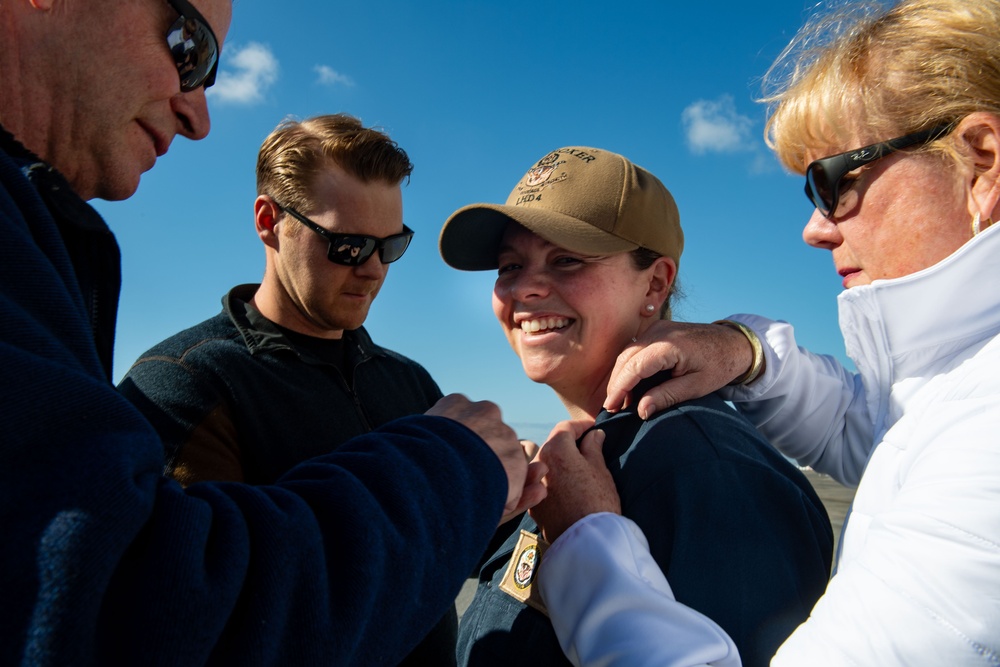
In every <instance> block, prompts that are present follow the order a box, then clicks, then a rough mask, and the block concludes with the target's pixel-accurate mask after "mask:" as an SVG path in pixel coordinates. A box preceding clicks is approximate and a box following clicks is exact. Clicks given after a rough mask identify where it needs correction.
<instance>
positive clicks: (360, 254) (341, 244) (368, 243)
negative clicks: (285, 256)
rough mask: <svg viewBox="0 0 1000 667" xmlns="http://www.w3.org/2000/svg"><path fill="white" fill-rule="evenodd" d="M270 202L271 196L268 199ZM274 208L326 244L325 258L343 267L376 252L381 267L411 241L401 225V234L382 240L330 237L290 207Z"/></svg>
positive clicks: (411, 236) (410, 233)
mask: <svg viewBox="0 0 1000 667" xmlns="http://www.w3.org/2000/svg"><path fill="white" fill-rule="evenodd" d="M272 199H273V197H272ZM274 203H275V204H277V206H278V208H279V209H281V210H282V211H283V212H285V213H287V214H289V215H290V216H292V217H293V218H295V219H296V220H298V221H299V222H301V223H302V224H303V225H305V226H306V227H308V228H309V229H311V230H313V231H314V232H316V233H317V234H319V235H320V236H322V237H323V238H324V239H326V240H327V241H328V242H329V243H330V248H329V249H328V250H327V252H326V258H327V259H329V260H330V261H331V262H333V263H334V264H341V265H343V266H361V265H362V264H364V263H365V262H367V261H368V258H369V257H371V256H372V255H374V254H375V251H376V250H378V258H379V259H380V260H382V263H383V264H392V263H393V262H395V261H396V260H397V259H399V258H400V257H402V256H403V253H404V252H406V248H407V247H408V246H409V245H410V239H412V238H413V230H412V229H410V228H409V227H407V226H406V225H403V233H402V234H393V235H392V236H387V237H385V238H384V239H380V238H379V237H377V236H367V235H365V234H334V233H333V232H330V231H327V230H325V229H323V228H322V227H320V226H319V225H317V224H316V223H315V222H313V221H312V220H310V219H309V218H307V217H306V216H304V215H302V214H301V213H299V212H298V211H296V210H295V209H294V208H291V207H288V206H282V205H281V204H278V202H277V201H275V202H274Z"/></svg>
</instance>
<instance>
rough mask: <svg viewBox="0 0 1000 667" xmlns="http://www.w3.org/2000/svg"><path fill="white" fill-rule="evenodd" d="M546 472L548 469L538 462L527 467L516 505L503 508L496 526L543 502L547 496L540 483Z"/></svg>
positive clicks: (546, 490) (544, 488)
mask: <svg viewBox="0 0 1000 667" xmlns="http://www.w3.org/2000/svg"><path fill="white" fill-rule="evenodd" d="M548 470H549V469H548V467H547V466H546V465H545V464H544V463H541V462H539V461H535V462H533V463H530V464H529V465H528V474H527V477H526V478H525V482H524V489H523V491H522V492H521V496H520V498H518V500H517V502H516V503H514V504H512V505H510V506H509V507H504V513H503V516H502V517H501V518H500V523H499V524H498V525H503V524H504V523H506V522H508V521H510V520H511V519H513V518H514V517H515V516H517V515H518V514H521V513H523V512H524V511H525V510H527V509H530V508H532V507H535V506H536V505H538V503H540V502H542V501H543V500H545V496H546V495H548V489H547V488H546V486H545V484H544V483H543V482H542V479H543V478H544V477H545V475H546V473H548Z"/></svg>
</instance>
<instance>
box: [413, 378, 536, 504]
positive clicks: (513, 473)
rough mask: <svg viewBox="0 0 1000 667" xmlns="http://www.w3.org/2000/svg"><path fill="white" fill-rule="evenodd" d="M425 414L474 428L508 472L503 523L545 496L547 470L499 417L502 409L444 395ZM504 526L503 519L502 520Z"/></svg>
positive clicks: (454, 395)
mask: <svg viewBox="0 0 1000 667" xmlns="http://www.w3.org/2000/svg"><path fill="white" fill-rule="evenodd" d="M425 414H428V415H432V416H436V417H447V418H448V419H453V420H455V421H457V422H459V423H461V424H463V425H465V426H466V427H468V428H470V429H472V430H473V431H475V432H476V434H477V435H478V436H479V437H480V438H482V439H483V440H485V441H486V444H487V445H489V446H490V449H492V450H493V453H494V454H496V455H497V458H498V459H500V463H501V464H502V465H503V469H504V472H505V473H507V502H506V503H505V504H504V511H503V516H504V520H505V519H508V518H510V517H512V516H514V515H516V514H520V513H521V512H523V511H524V510H526V509H527V508H529V507H531V506H533V505H534V504H536V503H537V502H539V501H540V500H541V499H542V498H544V497H545V486H544V485H543V484H542V481H541V479H542V476H543V475H544V474H545V467H544V465H542V464H536V463H532V464H531V467H530V468H529V465H528V459H527V456H526V455H525V450H524V448H522V445H521V442H520V441H519V440H518V439H517V435H515V434H514V431H513V430H512V429H511V428H510V427H509V426H507V424H505V423H504V422H503V420H502V419H501V418H500V408H498V407H497V406H496V405H495V404H494V403H490V402H489V401H477V402H475V403H474V402H472V401H470V400H469V399H467V398H466V397H465V396H462V395H461V394H449V395H448V396H445V397H444V398H442V399H441V400H439V401H438V402H437V403H435V404H434V406H433V407H432V408H431V409H430V410H428V411H427V412H426V413H425ZM501 523H503V520H501Z"/></svg>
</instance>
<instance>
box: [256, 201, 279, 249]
mask: <svg viewBox="0 0 1000 667" xmlns="http://www.w3.org/2000/svg"><path fill="white" fill-rule="evenodd" d="M279 215H281V209H280V208H278V204H277V203H276V202H275V201H274V200H273V199H271V198H270V197H268V196H267V195H259V196H258V197H257V199H256V200H254V203H253V218H254V224H255V226H256V227H257V236H259V237H260V240H261V241H263V242H264V245H266V246H267V247H268V248H272V249H274V250H277V249H278V231H277V230H276V229H275V228H274V226H275V225H276V224H278V216H279Z"/></svg>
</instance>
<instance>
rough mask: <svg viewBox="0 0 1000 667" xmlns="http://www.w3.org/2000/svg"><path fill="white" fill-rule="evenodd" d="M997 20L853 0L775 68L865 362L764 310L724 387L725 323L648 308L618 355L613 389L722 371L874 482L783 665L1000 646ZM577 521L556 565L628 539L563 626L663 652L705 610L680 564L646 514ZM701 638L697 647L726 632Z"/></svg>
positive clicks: (809, 448)
mask: <svg viewBox="0 0 1000 667" xmlns="http://www.w3.org/2000/svg"><path fill="white" fill-rule="evenodd" d="M998 40H1000V2H998V1H997V0H980V1H979V2H975V3H969V2H965V1H964V0H903V1H902V2H897V3H895V4H893V5H892V6H889V7H879V8H876V9H873V6H872V4H871V3H868V2H858V3H852V4H848V5H843V6H841V7H839V8H838V9H837V10H836V11H835V12H834V13H833V14H830V15H820V16H817V17H816V19H815V20H814V21H812V22H810V24H809V25H807V26H806V27H805V28H804V29H803V30H802V31H801V32H800V33H799V35H798V36H797V37H796V38H795V40H793V42H792V44H791V45H790V46H789V48H788V49H787V50H786V52H785V55H784V57H783V58H782V59H779V62H778V63H777V64H776V65H775V66H774V67H773V69H772V74H773V75H774V78H773V79H772V80H773V81H774V82H775V83H776V84H777V86H776V88H775V89H774V92H773V94H772V95H771V96H770V98H769V99H768V100H767V101H768V102H770V103H771V104H772V105H773V107H772V114H771V117H770V119H769V121H768V137H769V140H770V143H771V145H772V147H773V148H774V149H775V150H776V152H777V154H778V156H779V157H780V158H781V160H782V162H784V164H785V165H786V166H787V167H788V168H790V169H791V170H793V171H795V172H796V173H800V174H803V175H805V178H806V193H807V195H808V196H809V199H810V202H812V204H813V205H814V206H815V208H816V210H815V211H814V212H813V214H812V216H811V217H810V219H809V221H808V222H807V224H806V226H805V230H804V232H803V237H804V239H805V240H806V241H807V242H808V243H809V244H811V245H813V246H815V247H817V248H821V249H824V250H829V251H830V253H831V255H832V258H833V263H834V266H835V268H836V271H837V273H838V274H839V275H840V276H841V279H842V281H843V284H844V287H845V288H847V289H845V291H844V292H843V293H842V294H841V295H840V297H839V316H840V324H841V331H842V333H843V336H844V342H845V346H846V349H847V352H848V354H849V355H850V357H851V358H852V360H853V361H854V363H855V366H856V367H857V369H858V372H856V373H855V372H852V371H850V370H848V369H847V368H845V367H843V366H842V365H841V364H840V363H838V362H837V361H836V360H835V359H834V358H833V357H830V356H826V355H817V354H813V353H811V352H809V351H808V350H805V349H803V348H802V347H800V346H799V344H798V342H797V340H796V335H795V333H796V332H795V331H794V329H793V328H792V327H791V325H789V324H788V323H786V322H781V321H775V320H771V319H767V318H765V317H761V316H755V315H734V316H732V317H733V318H734V320H736V321H738V323H739V325H740V326H742V327H743V328H744V329H746V330H747V331H749V332H750V334H749V337H751V338H756V339H757V342H758V344H759V345H760V349H761V352H762V354H763V357H764V364H763V371H762V372H761V373H760V374H759V375H758V376H757V379H756V380H755V381H752V382H744V383H739V384H740V385H743V386H729V387H725V386H724V385H727V384H729V385H732V384H733V381H732V379H733V378H734V377H739V374H740V373H743V372H745V370H742V369H746V368H747V364H748V363H749V362H748V361H747V360H748V359H750V358H751V354H750V350H749V349H748V347H749V346H748V345H747V337H745V336H743V335H740V334H738V333H735V332H733V331H732V330H731V329H730V328H726V327H720V326H713V325H700V324H674V323H671V324H670V325H658V326H657V327H655V328H654V327H650V329H649V330H648V331H647V334H646V335H645V336H644V337H643V339H642V340H640V341H639V342H640V345H637V346H635V347H633V348H631V349H630V350H629V351H628V352H627V353H626V354H625V355H623V357H622V358H621V359H619V365H618V368H619V369H620V370H621V372H620V373H618V375H617V376H616V377H615V378H613V379H612V383H611V385H610V386H611V387H612V390H611V393H610V394H609V397H608V405H609V406H610V407H615V406H616V405H618V404H620V403H621V401H622V398H623V396H624V395H625V392H626V391H628V390H630V389H632V387H633V386H636V383H637V382H638V381H639V379H640V378H642V377H649V376H651V375H652V374H654V373H657V372H660V371H661V370H662V369H663V368H671V369H672V371H673V374H672V377H671V379H669V380H668V381H666V382H664V383H663V384H662V385H660V386H658V387H654V388H652V389H649V388H646V387H642V386H641V385H638V387H639V388H637V390H636V391H637V395H639V394H642V393H645V395H644V396H642V398H641V399H640V401H639V406H640V409H641V410H643V411H647V410H655V409H657V407H659V408H662V407H663V406H664V405H666V404H668V403H670V402H673V401H676V400H678V397H691V396H697V395H699V394H701V393H705V392H708V391H713V390H718V389H721V392H722V395H724V396H726V397H727V398H728V399H730V400H731V401H732V402H733V403H734V404H735V406H736V407H737V408H738V409H739V410H740V412H741V413H743V414H744V415H746V416H747V417H748V418H749V419H750V420H751V421H752V422H754V424H756V425H757V426H758V428H759V429H760V431H761V432H762V433H763V434H764V435H766V436H767V437H768V438H769V439H770V441H771V442H772V443H773V444H774V445H775V446H776V447H778V448H779V449H780V450H781V451H782V452H784V453H785V454H786V455H787V456H789V457H791V458H793V459H795V460H796V461H798V462H799V463H800V464H801V465H808V466H811V467H813V468H814V469H815V470H817V471H819V472H821V473H825V474H828V475H830V476H831V477H832V478H833V479H835V480H837V481H838V482H840V483H841V484H843V485H845V486H847V487H855V486H856V487H857V492H856V494H855V497H854V501H853V503H852V506H851V512H850V516H849V517H847V518H846V520H845V524H844V530H843V534H842V536H841V540H840V542H839V544H838V559H837V567H836V569H837V576H836V577H834V578H833V579H832V580H831V582H830V584H829V586H828V588H827V592H826V593H825V594H824V595H823V597H822V598H821V599H820V601H819V602H818V603H817V605H816V608H815V609H814V610H813V611H812V613H811V614H810V618H809V620H808V621H806V622H805V623H803V624H802V626H800V627H799V628H798V629H797V630H796V631H795V633H794V634H793V635H792V636H791V637H790V638H789V640H788V641H787V642H785V644H783V645H782V647H781V649H780V650H779V652H778V653H777V654H776V655H775V656H774V660H773V662H772V663H771V664H772V665H775V666H777V665H782V666H784V665H794V666H798V665H846V664H852V665H898V666H900V667H902V666H906V667H910V666H912V665H970V666H971V665H985V664H990V663H994V664H995V663H996V662H997V660H998V656H1000V646H998V637H1000V579H998V577H997V572H998V571H1000V549H998V548H997V544H1000V484H998V480H1000V448H998V447H997V436H996V434H997V432H998V430H1000V381H998V378H1000V336H998V332H1000V297H998V293H997V291H996V290H994V289H986V288H985V286H987V285H995V284H996V283H997V281H998V280H1000V263H998V261H997V258H998V257H1000V229H998V228H997V225H994V224H993V221H994V220H996V219H998V217H1000V52H998V50H997V48H996V44H997V42H998ZM817 44H822V45H826V46H824V47H823V48H815V47H816V45H817ZM785 75H789V76H785ZM752 356H753V358H755V359H756V357H757V355H756V354H754V355H752ZM736 358H739V359H742V360H743V363H742V369H740V368H739V367H737V370H735V371H734V370H733V369H732V368H731V367H728V366H727V364H728V363H729V361H731V360H732V359H736ZM550 491H551V488H550ZM598 509H600V508H598ZM577 519H579V521H577V522H576V523H575V525H574V527H573V528H572V529H570V530H567V531H566V532H565V534H564V537H563V538H561V539H560V540H558V541H557V542H556V543H555V544H554V545H553V547H552V550H551V551H550V552H549V553H548V555H547V558H548V559H549V560H548V562H549V563H555V564H559V563H562V564H563V565H564V566H566V567H569V564H570V563H573V562H576V561H574V559H575V558H577V559H585V560H586V562H589V563H598V562H600V563H610V562H611V561H612V559H613V558H614V557H615V556H617V555H621V554H628V557H626V558H622V559H621V560H620V561H618V562H617V563H615V564H614V566H612V567H609V568H607V569H606V570H604V571H603V572H598V571H597V570H598V568H594V569H593V570H591V574H592V576H591V577H590V579H588V581H587V582H585V584H584V585H582V586H580V587H578V588H577V589H576V590H575V591H574V592H575V594H576V598H575V600H574V599H570V596H558V598H557V599H554V600H550V601H549V602H550V605H549V606H550V608H553V609H555V610H556V611H555V613H554V616H558V617H559V618H560V620H561V625H559V628H558V629H560V630H561V631H562V634H561V635H560V636H561V638H562V639H563V641H564V646H565V647H566V649H567V650H568V651H577V652H580V651H585V652H586V656H587V660H592V661H596V662H599V663H600V664H611V663H613V662H614V661H621V662H614V664H627V665H629V666H630V667H633V666H636V665H661V664H664V663H663V661H662V660H660V657H661V656H662V655H663V653H664V652H669V651H670V650H671V647H670V646H669V645H668V644H667V643H666V642H665V641H664V637H666V636H671V637H672V636H675V635H680V636H688V634H689V633H688V629H689V627H690V626H688V627H686V626H685V624H684V622H683V619H684V618H685V614H684V610H683V608H682V606H681V605H677V604H676V602H675V601H674V600H673V599H672V596H671V594H670V590H669V589H670V586H669V585H668V584H667V580H669V581H670V584H672V583H673V577H672V576H671V575H670V574H669V573H668V576H667V577H666V579H663V578H662V577H661V578H660V579H659V584H658V585H650V583H649V582H650V581H652V579H654V578H655V577H653V578H651V577H649V576H648V569H647V568H644V565H648V563H649V558H648V552H646V549H645V547H644V546H643V545H642V544H641V542H642V539H641V535H639V534H638V533H637V532H635V531H634V526H629V525H627V524H624V522H623V520H622V519H621V518H620V517H614V516H609V515H603V516H600V517H586V518H583V516H582V514H579V513H578V514H576V516H575V517H573V516H568V515H567V516H563V517H562V520H563V522H570V523H572V522H573V521H575V520H577ZM598 527H599V528H600V530H597V528H598ZM612 534H614V535H616V536H617V537H616V538H615V539H611V538H610V537H608V536H609V535H612ZM566 538H568V539H566ZM652 539H653V538H652V537H651V538H650V542H651V543H652ZM636 572H642V573H643V575H644V576H643V577H642V578H641V580H640V578H639V577H637V576H635V573H636ZM629 582H631V584H629ZM543 588H545V587H544V584H543ZM553 590H554V591H555V592H558V589H553ZM677 597H678V601H679V599H680V596H677ZM581 601H583V603H581ZM608 609H614V610H615V613H614V614H609V613H606V611H607V610H608ZM602 610H604V611H602ZM693 625H694V627H695V631H696V632H701V628H703V627H704V625H703V622H702V621H701V620H700V619H699V620H696V622H695V623H694V624H693ZM701 636H702V639H704V640H705V641H703V642H702V643H701V644H700V646H698V647H697V649H696V650H695V651H693V652H692V655H699V656H704V655H705V654H706V653H712V651H717V652H725V650H726V648H727V647H726V645H725V644H724V642H722V641H720V638H719V636H718V635H715V636H714V637H709V636H708V635H706V634H704V633H702V635H701ZM694 643H698V642H694ZM622 647H628V650H627V651H622V650H621V648H622ZM699 651H700V653H699ZM609 656H613V657H609ZM605 658H607V661H605ZM699 660H700V662H702V663H704V662H705V659H704V657H701V658H699ZM696 662H697V661H696Z"/></svg>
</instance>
